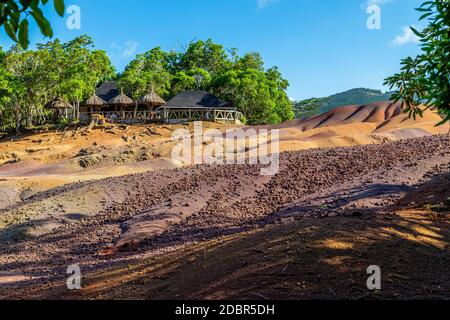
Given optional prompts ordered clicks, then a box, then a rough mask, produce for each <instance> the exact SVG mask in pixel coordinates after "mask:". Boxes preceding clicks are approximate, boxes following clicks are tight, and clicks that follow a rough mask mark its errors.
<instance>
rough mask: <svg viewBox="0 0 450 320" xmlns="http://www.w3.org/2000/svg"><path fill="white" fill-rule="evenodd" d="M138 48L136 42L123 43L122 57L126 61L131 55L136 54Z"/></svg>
mask: <svg viewBox="0 0 450 320" xmlns="http://www.w3.org/2000/svg"><path fill="white" fill-rule="evenodd" d="M138 46H139V43H137V42H136V41H127V42H125V46H124V48H123V51H122V57H123V58H125V59H127V58H130V57H131V56H133V54H134V53H135V52H136V50H137V47H138Z"/></svg>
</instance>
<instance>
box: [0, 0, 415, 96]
mask: <svg viewBox="0 0 450 320" xmlns="http://www.w3.org/2000/svg"><path fill="white" fill-rule="evenodd" d="M51 2H52V1H50V4H49V5H47V7H49V6H50V8H51V6H52V4H51ZM420 3H421V1H420V0H95V1H92V0H66V5H67V6H70V5H77V6H79V8H80V9H81V30H69V29H68V28H67V27H66V18H64V19H61V18H59V17H57V16H56V14H55V13H54V12H53V11H52V10H48V9H46V11H47V12H48V13H49V15H50V20H51V21H52V23H53V26H54V33H55V37H58V38H61V39H62V40H64V41H66V40H69V39H72V38H74V37H76V36H78V35H81V34H88V35H90V36H91V37H92V38H93V39H94V41H95V44H96V47H97V48H98V49H102V50H106V51H107V52H108V55H109V56H110V58H111V60H112V62H113V64H114V65H115V66H116V68H117V69H118V70H119V71H120V70H122V69H123V68H124V67H125V65H126V64H127V63H128V62H129V61H130V60H131V59H133V57H134V56H135V55H136V54H137V53H142V52H145V51H147V50H149V49H151V48H153V47H155V46H161V47H162V48H163V49H165V50H170V49H176V50H182V46H183V45H185V44H186V43H188V42H190V41H191V40H194V39H208V38H212V39H214V40H215V41H216V42H218V43H221V44H223V45H225V46H226V47H228V48H231V47H235V48H238V49H239V51H240V53H245V52H250V51H257V52H260V53H261V54H262V56H263V58H264V60H265V61H266V64H267V67H270V66H273V65H276V66H278V67H279V68H280V70H281V72H282V73H283V75H284V76H285V78H287V79H288V80H289V82H290V88H289V95H290V96H291V97H293V98H296V99H302V98H309V97H313V96H315V97H321V96H328V95H330V94H333V93H337V92H340V91H344V90H347V89H351V88H354V87H368V88H375V89H382V90H384V89H386V88H383V86H382V83H383V79H384V78H385V77H386V76H388V75H390V74H392V73H394V72H396V71H397V70H398V68H399V61H400V59H401V58H403V57H405V56H408V55H414V54H416V53H417V52H418V47H417V43H416V42H415V41H414V40H415V39H414V37H412V36H411V34H409V33H408V32H407V29H405V27H406V26H408V25H412V24H415V25H417V19H418V17H419V14H418V13H417V12H416V11H415V10H414V8H415V7H417V6H418V5H420ZM372 4H376V5H379V7H380V8H381V29H379V30H369V29H368V28H367V23H366V21H367V19H368V18H369V14H367V13H366V8H367V6H368V5H372ZM419 26H420V25H419ZM0 37H1V38H0V46H3V47H4V48H8V47H9V46H10V45H11V42H10V41H8V39H7V37H6V36H5V34H4V32H2V33H0ZM31 41H32V44H33V43H36V42H42V41H45V39H43V37H42V36H41V35H40V33H39V32H38V31H37V29H36V27H32V28H31Z"/></svg>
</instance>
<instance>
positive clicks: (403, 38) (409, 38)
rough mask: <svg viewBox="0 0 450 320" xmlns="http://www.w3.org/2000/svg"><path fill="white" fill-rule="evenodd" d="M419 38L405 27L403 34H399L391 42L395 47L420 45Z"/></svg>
mask: <svg viewBox="0 0 450 320" xmlns="http://www.w3.org/2000/svg"><path fill="white" fill-rule="evenodd" d="M418 42H419V37H417V36H416V35H415V34H414V32H412V30H411V28H410V27H403V34H399V35H398V36H396V37H395V39H394V40H392V41H391V45H392V46H394V47H400V46H403V45H405V44H408V43H418Z"/></svg>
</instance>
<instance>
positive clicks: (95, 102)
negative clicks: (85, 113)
mask: <svg viewBox="0 0 450 320" xmlns="http://www.w3.org/2000/svg"><path fill="white" fill-rule="evenodd" d="M81 105H82V106H86V107H103V106H106V105H107V102H106V101H105V100H103V99H102V98H100V97H99V96H98V95H97V94H95V93H94V94H93V95H92V96H90V97H89V99H86V100H85V101H83V102H82V103H81Z"/></svg>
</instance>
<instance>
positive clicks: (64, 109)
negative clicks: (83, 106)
mask: <svg viewBox="0 0 450 320" xmlns="http://www.w3.org/2000/svg"><path fill="white" fill-rule="evenodd" d="M44 109H50V110H53V111H54V117H55V119H61V118H66V119H71V118H72V117H73V111H74V109H73V106H72V105H70V104H69V103H67V102H66V101H64V99H63V98H60V97H56V98H55V99H53V100H52V101H50V102H48V103H47V104H46V105H45V106H44Z"/></svg>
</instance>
